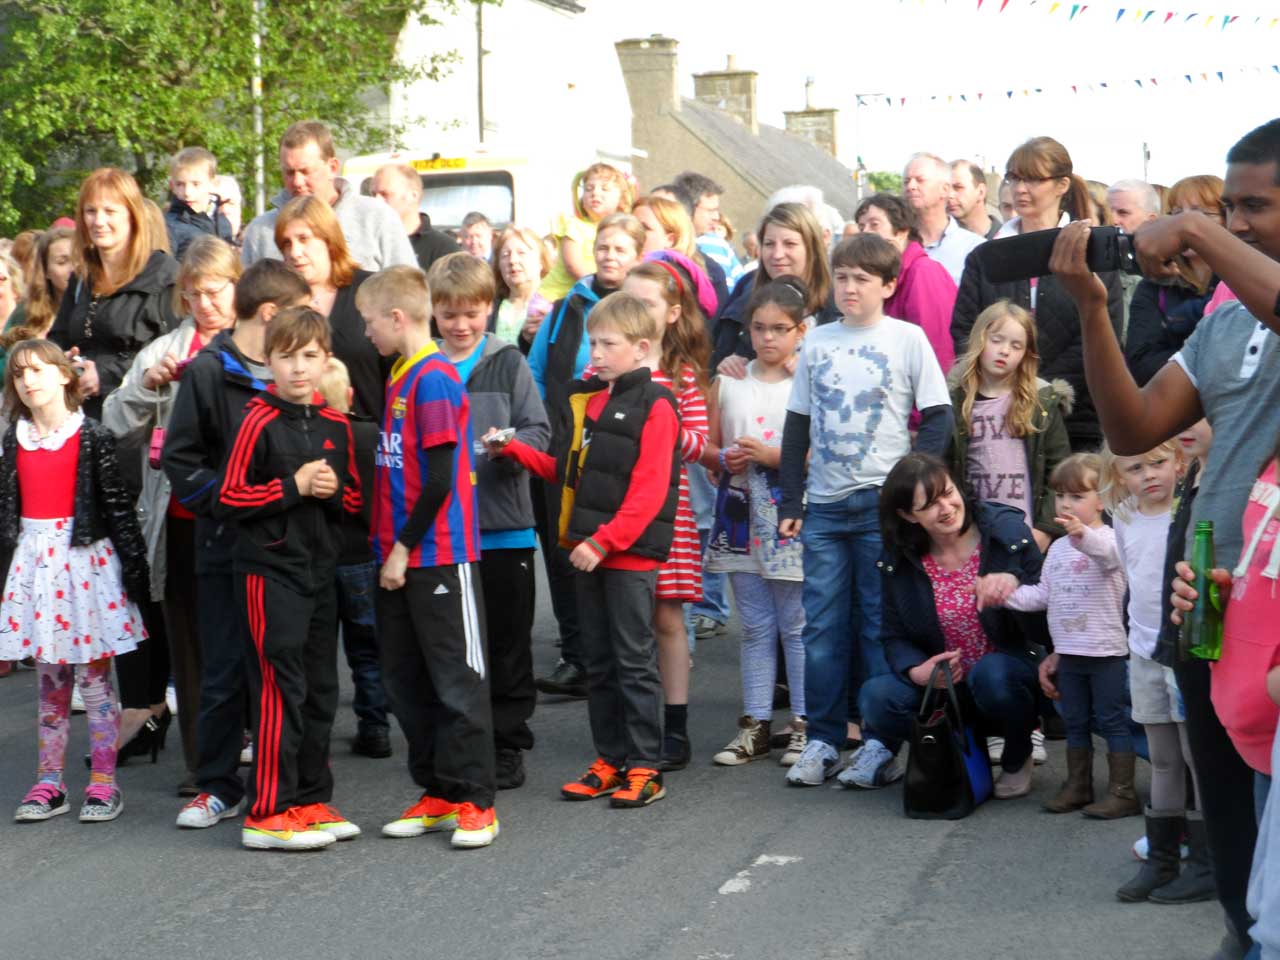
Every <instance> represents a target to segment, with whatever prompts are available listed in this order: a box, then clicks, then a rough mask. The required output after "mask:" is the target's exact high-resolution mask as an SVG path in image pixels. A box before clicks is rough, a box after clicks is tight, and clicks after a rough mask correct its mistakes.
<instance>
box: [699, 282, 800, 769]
mask: <svg viewBox="0 0 1280 960" xmlns="http://www.w3.org/2000/svg"><path fill="white" fill-rule="evenodd" d="M805 299H806V291H805V289H804V287H803V285H802V284H801V283H800V281H799V280H797V279H795V278H794V277H779V278H778V279H777V280H774V281H772V282H770V283H767V284H765V285H764V286H762V287H760V288H759V289H757V290H756V291H755V292H754V293H752V295H751V300H750V302H749V303H748V304H747V316H748V317H749V318H750V319H749V321H748V325H747V328H748V330H749V331H750V333H751V346H752V348H753V349H754V350H755V354H756V358H755V359H754V360H752V361H751V362H750V363H749V364H748V365H747V375H746V377H745V378H744V379H742V380H735V379H734V378H732V377H721V378H720V380H719V408H720V416H719V418H718V419H717V420H716V421H715V422H713V423H712V425H711V443H712V444H713V445H714V446H717V447H720V448H721V454H720V456H721V457H722V458H723V460H724V472H723V473H721V475H720V491H719V494H718V496H717V497H716V520H715V526H714V527H713V528H712V531H711V536H710V538H709V539H708V541H707V560H706V568H707V570H709V571H723V572H727V573H728V574H729V578H730V580H731V581H732V583H733V599H734V605H735V606H737V608H738V616H739V618H740V619H741V620H742V632H743V639H742V709H743V715H742V717H741V718H740V719H739V720H738V735H737V736H736V737H734V738H733V740H731V741H730V742H729V744H728V745H727V746H726V747H725V748H724V749H723V750H721V751H720V752H719V753H717V754H716V755H715V756H714V757H712V760H714V761H715V762H716V763H718V764H721V765H723V766H736V765H738V764H742V763H747V762H748V761H751V760H760V759H764V758H766V757H768V756H769V737H770V732H771V731H770V725H771V720H772V717H773V686H774V680H775V678H776V676H777V672H778V657H777V638H778V637H779V636H781V638H782V649H783V653H784V655H785V657H786V664H787V683H788V685H789V687H790V690H791V710H792V713H793V714H794V716H793V717H792V720H791V730H792V732H791V737H790V740H789V742H788V744H787V748H786V750H785V751H784V753H783V755H782V765H783V766H790V765H791V764H794V763H795V761H796V760H798V759H799V757H800V754H801V753H802V752H803V751H804V746H805V720H804V716H805V706H804V640H803V637H802V634H803V632H804V605H803V603H802V602H801V590H802V584H803V583H804V569H803V563H802V548H801V546H800V542H799V541H798V540H781V539H779V537H778V532H777V527H778V466H779V464H780V462H781V460H782V430H783V425H784V423H785V421H786V414H787V400H788V399H789V398H790V396H791V384H792V380H793V377H792V375H791V373H790V372H789V371H788V370H787V363H788V361H790V360H791V359H792V358H793V357H794V356H795V353H796V347H797V346H798V345H799V343H800V341H801V340H802V339H803V337H804V316H805V314H804V304H805Z"/></svg>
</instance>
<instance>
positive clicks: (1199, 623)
mask: <svg viewBox="0 0 1280 960" xmlns="http://www.w3.org/2000/svg"><path fill="white" fill-rule="evenodd" d="M1191 569H1192V570H1193V571H1194V572H1195V575H1196V582H1195V588H1196V590H1197V591H1198V592H1199V594H1200V596H1198V597H1197V598H1196V605H1195V606H1194V607H1193V608H1192V609H1191V611H1190V612H1189V613H1184V614H1183V615H1182V635H1181V643H1180V644H1179V646H1180V647H1181V648H1182V651H1183V653H1184V656H1186V655H1189V656H1192V657H1199V658H1200V659H1201V660H1219V659H1221V657H1222V597H1221V595H1220V594H1219V592H1218V584H1217V583H1215V582H1214V581H1212V580H1210V579H1209V571H1210V570H1212V569H1213V521H1212V520H1197V521H1196V536H1195V540H1194V541H1193V543H1192V546H1191Z"/></svg>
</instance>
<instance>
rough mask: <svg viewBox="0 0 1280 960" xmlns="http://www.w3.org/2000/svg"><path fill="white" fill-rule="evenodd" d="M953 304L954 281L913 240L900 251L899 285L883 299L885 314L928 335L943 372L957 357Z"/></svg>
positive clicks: (954, 302) (944, 269) (954, 294)
mask: <svg viewBox="0 0 1280 960" xmlns="http://www.w3.org/2000/svg"><path fill="white" fill-rule="evenodd" d="M955 305H956V284H955V281H954V280H952V279H951V274H949V273H947V268H946V267H944V266H943V265H942V264H940V263H938V262H937V261H936V260H934V259H933V258H932V257H930V256H929V255H928V254H927V253H925V250H924V247H922V246H920V244H918V243H917V242H916V241H914V240H912V241H911V242H910V243H908V244H907V249H905V250H903V251H902V270H901V271H899V273H898V287H897V289H896V290H894V291H893V296H892V297H890V298H889V299H888V300H886V301H885V302H884V312H885V315H886V316H890V317H895V318H897V319H898V320H906V321H907V322H908V323H914V324H915V325H916V326H918V327H920V328H921V329H922V330H924V335H925V336H926V337H928V338H929V344H930V345H931V346H932V347H933V352H934V355H935V356H937V358H938V366H940V367H942V372H943V373H946V372H947V371H948V370H950V369H951V364H953V363H954V362H955V359H956V348H955V343H954V341H953V340H952V339H951V313H952V311H953V310H954V308H955Z"/></svg>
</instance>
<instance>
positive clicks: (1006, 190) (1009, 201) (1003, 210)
mask: <svg viewBox="0 0 1280 960" xmlns="http://www.w3.org/2000/svg"><path fill="white" fill-rule="evenodd" d="M997 196H998V197H999V200H1000V203H999V204H998V206H997V208H998V209H999V211H1000V219H1001V220H1003V221H1004V222H1005V223H1008V222H1009V221H1010V220H1012V219H1013V218H1014V217H1015V216H1017V214H1018V211H1017V210H1016V209H1015V208H1014V206H1013V184H1011V183H1010V182H1009V181H1008V180H1001V181H1000V191H999V193H998V194H997Z"/></svg>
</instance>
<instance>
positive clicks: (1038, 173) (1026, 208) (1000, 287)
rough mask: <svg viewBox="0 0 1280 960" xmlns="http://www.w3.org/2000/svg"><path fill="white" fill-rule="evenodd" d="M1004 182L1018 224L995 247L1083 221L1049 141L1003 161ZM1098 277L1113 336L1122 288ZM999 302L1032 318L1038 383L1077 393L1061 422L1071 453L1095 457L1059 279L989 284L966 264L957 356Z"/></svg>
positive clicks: (1078, 184)
mask: <svg viewBox="0 0 1280 960" xmlns="http://www.w3.org/2000/svg"><path fill="white" fill-rule="evenodd" d="M1005 179H1006V180H1007V181H1008V182H1009V183H1010V184H1011V185H1012V187H1013V195H1014V203H1015V205H1016V207H1017V216H1015V217H1014V218H1013V219H1012V220H1008V221H1006V222H1005V224H1004V226H1003V227H1001V228H1000V229H999V231H997V233H996V237H995V239H997V240H999V239H1002V238H1004V237H1013V236H1018V235H1020V234H1023V233H1031V232H1033V231H1036V230H1048V229H1050V228H1052V227H1059V226H1065V225H1066V224H1067V223H1069V222H1071V221H1072V220H1080V219H1083V218H1085V217H1086V216H1087V215H1088V210H1089V205H1090V203H1091V201H1090V199H1089V191H1088V189H1087V188H1086V186H1085V183H1084V180H1082V179H1081V178H1080V177H1079V176H1077V175H1076V174H1075V173H1074V172H1073V170H1072V166H1071V156H1070V154H1068V153H1067V149H1066V147H1064V146H1063V145H1062V144H1060V143H1059V142H1058V141H1057V140H1054V139H1053V138H1052V137H1035V138H1034V139H1031V140H1028V141H1027V142H1026V143H1024V144H1022V145H1021V146H1020V147H1017V148H1016V149H1015V150H1014V151H1013V153H1011V154H1010V155H1009V161H1008V163H1007V164H1006V173H1005ZM1100 276H1101V278H1102V281H1103V283H1104V284H1105V286H1106V289H1107V299H1108V311H1109V313H1110V316H1111V322H1112V323H1113V324H1114V326H1115V330H1116V331H1117V333H1118V332H1119V331H1120V326H1121V316H1122V306H1121V303H1122V291H1121V287H1120V280H1119V278H1118V277H1117V276H1116V274H1115V273H1103V274H1100ZM997 300H1012V301H1013V302H1014V303H1016V304H1018V306H1020V307H1022V308H1023V309H1025V310H1029V311H1031V313H1033V314H1034V315H1035V318H1036V339H1037V341H1038V343H1039V345H1040V356H1041V358H1042V360H1041V363H1040V376H1041V377H1043V378H1044V379H1045V380H1053V379H1054V378H1055V377H1061V378H1062V379H1064V380H1066V381H1067V382H1068V383H1070V384H1071V387H1072V389H1073V390H1074V391H1075V395H1076V403H1075V407H1074V409H1073V410H1072V411H1071V413H1069V414H1068V415H1067V417H1066V423H1067V436H1068V437H1070V439H1071V449H1072V450H1096V449H1097V448H1098V447H1099V446H1101V444H1102V430H1101V429H1100V428H1099V426H1098V414H1097V412H1096V411H1095V410H1094V407H1093V400H1092V399H1091V398H1090V396H1089V385H1088V384H1086V383H1085V377H1084V342H1083V340H1082V339H1081V334H1080V314H1079V313H1078V312H1077V310H1076V305H1075V302H1074V301H1073V300H1072V298H1071V297H1070V296H1069V295H1068V293H1067V291H1066V290H1065V289H1064V288H1063V286H1062V283H1061V282H1060V281H1059V280H1058V278H1057V277H1053V276H1045V277H1032V278H1029V279H1022V280H1009V281H1004V282H1001V283H993V282H992V281H990V280H988V279H987V276H986V273H985V271H984V269H983V266H982V261H981V260H980V259H978V258H977V257H970V258H969V261H968V263H967V264H966V265H965V270H964V276H963V277H962V278H961V281H960V290H959V293H958V294H957V295H956V309H955V313H954V315H953V316H952V320H951V336H952V338H953V339H954V340H955V349H956V356H959V355H960V354H962V353H964V351H965V348H966V347H967V346H968V342H969V331H970V330H971V329H972V328H973V322H974V320H976V319H977V317H978V314H979V313H981V312H982V311H983V310H985V309H986V308H987V307H989V306H991V304H993V303H995V302H996V301H997Z"/></svg>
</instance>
